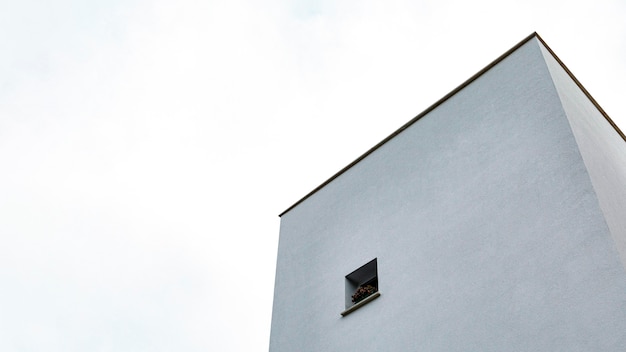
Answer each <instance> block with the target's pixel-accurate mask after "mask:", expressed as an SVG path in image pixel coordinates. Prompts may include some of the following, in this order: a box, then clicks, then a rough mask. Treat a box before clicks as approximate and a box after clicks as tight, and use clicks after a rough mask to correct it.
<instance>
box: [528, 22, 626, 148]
mask: <svg viewBox="0 0 626 352" xmlns="http://www.w3.org/2000/svg"><path fill="white" fill-rule="evenodd" d="M535 35H536V36H537V39H539V41H540V42H541V44H543V46H544V47H545V48H546V49H548V51H549V52H550V54H551V55H552V57H554V59H555V60H556V62H558V63H559V65H561V67H562V68H563V70H565V72H567V75H568V76H569V77H570V78H571V79H572V81H574V83H576V85H577V86H578V88H580V90H581V91H582V92H583V93H585V96H586V97H587V98H588V99H589V100H590V101H591V103H592V104H593V105H594V106H595V107H596V109H598V111H600V113H601V114H602V116H604V118H605V119H606V120H607V121H608V122H609V124H610V125H611V126H613V128H614V129H615V132H617V134H619V135H620V137H622V139H623V140H624V142H626V135H624V133H623V132H622V131H621V130H620V129H619V127H617V125H616V124H615V122H613V120H611V118H610V117H609V115H608V114H607V113H606V112H605V111H604V109H602V107H601V106H600V105H599V104H598V102H597V101H596V100H595V99H594V98H593V97H592V96H591V94H589V92H588V91H587V89H585V87H583V85H582V84H581V83H580V82H579V81H578V79H576V77H574V74H573V73H572V71H570V70H569V69H568V68H567V66H565V64H564V63H563V61H561V59H559V57H558V56H556V54H555V53H554V51H552V49H550V47H549V46H548V44H546V42H544V41H543V39H542V38H541V37H540V36H539V34H537V33H535Z"/></svg>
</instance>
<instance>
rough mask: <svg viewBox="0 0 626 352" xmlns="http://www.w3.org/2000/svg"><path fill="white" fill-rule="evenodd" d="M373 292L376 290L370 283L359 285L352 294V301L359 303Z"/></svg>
mask: <svg viewBox="0 0 626 352" xmlns="http://www.w3.org/2000/svg"><path fill="white" fill-rule="evenodd" d="M374 292H376V287H374V286H372V285H365V286H359V288H357V289H356V292H354V294H353V295H352V303H354V304H356V303H359V302H361V301H362V300H364V299H365V298H367V297H368V296H370V295H371V294H372V293H374Z"/></svg>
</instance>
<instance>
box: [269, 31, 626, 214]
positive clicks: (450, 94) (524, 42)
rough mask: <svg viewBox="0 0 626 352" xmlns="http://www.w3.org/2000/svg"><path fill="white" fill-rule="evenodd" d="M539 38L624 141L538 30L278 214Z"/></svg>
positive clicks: (302, 199) (617, 129)
mask: <svg viewBox="0 0 626 352" xmlns="http://www.w3.org/2000/svg"><path fill="white" fill-rule="evenodd" d="M535 37H536V38H537V39H539V41H540V42H541V43H542V44H543V45H544V46H545V47H546V49H548V51H549V52H550V54H552V56H554V58H555V59H556V61H557V62H558V63H559V64H560V65H561V67H563V69H564V70H565V72H567V74H568V75H569V76H570V77H571V78H572V80H574V82H575V83H576V85H577V86H578V87H579V88H580V89H581V90H582V91H583V93H585V95H586V96H587V97H588V98H589V100H591V102H592V103H593V104H594V105H595V106H596V108H598V110H599V111H600V112H601V113H602V115H603V116H604V117H605V118H606V119H607V121H608V122H609V123H610V124H611V126H613V128H614V129H615V130H616V131H617V133H618V134H619V135H620V136H621V137H622V138H623V139H624V141H626V136H624V134H623V133H622V131H620V129H619V128H618V127H617V125H616V124H615V123H614V122H613V120H611V118H609V116H608V115H607V114H606V112H604V110H603V109H602V108H601V107H600V105H598V103H597V102H596V100H595V99H593V97H591V95H590V94H589V92H587V90H586V89H585V88H584V87H583V86H582V84H580V82H579V81H578V80H577V79H576V77H574V75H573V74H572V73H571V71H570V70H569V69H568V68H567V67H565V65H564V64H563V62H562V61H561V60H560V59H559V58H558V57H557V56H556V55H555V54H554V52H553V51H552V49H550V47H549V46H548V45H547V44H546V43H545V42H544V41H543V39H541V37H539V34H537V32H533V33H532V34H531V35H529V36H528V37H526V38H524V39H523V40H522V41H521V42H519V43H517V44H516V45H515V46H514V47H512V48H511V49H509V50H508V51H507V52H505V53H504V54H502V55H501V56H500V57H498V58H497V59H495V60H494V61H493V62H491V63H490V64H489V65H487V66H485V67H484V68H483V69H482V70H480V71H478V72H477V73H476V74H475V75H473V76H472V77H470V78H469V79H468V80H466V81H465V82H463V83H462V84H461V85H459V86H458V87H456V88H455V89H453V90H452V91H451V92H450V93H448V94H446V95H445V96H444V97H443V98H441V99H439V100H438V101H437V102H436V103H434V104H433V105H431V106H429V107H428V108H426V110H424V111H422V112H421V113H420V114H419V115H417V116H415V117H414V118H412V119H411V120H410V121H409V122H407V123H405V124H404V125H403V126H402V127H400V128H399V129H397V130H396V131H395V132H393V133H392V134H390V135H389V136H388V137H387V138H385V139H383V140H382V141H381V142H379V143H378V144H376V145H375V146H373V147H372V148H370V150H368V151H367V152H365V153H364V154H363V155H361V156H360V157H358V158H357V159H356V160H354V161H353V162H351V163H350V164H348V165H347V166H346V167H344V168H343V169H341V170H340V171H339V172H337V173H336V174H334V175H333V176H332V177H330V178H329V179H328V180H326V181H325V182H324V183H322V184H321V185H319V186H317V187H316V188H315V189H314V190H312V191H311V192H309V193H308V194H307V195H305V196H304V197H302V198H301V199H300V200H299V201H297V202H296V203H294V204H293V205H292V206H290V207H289V208H287V209H286V210H285V211H283V212H282V213H280V214H279V215H278V216H283V215H285V213H287V212H288V211H290V210H291V209H293V208H295V207H296V206H297V205H298V204H300V203H302V202H303V201H304V200H305V199H307V198H309V197H310V196H312V195H313V194H314V193H316V192H317V191H319V190H320V189H322V188H323V187H324V186H326V185H327V184H329V183H331V182H332V181H333V180H334V179H336V178H337V177H339V176H340V175H341V174H343V173H344V172H346V171H347V170H348V169H350V168H351V167H353V166H354V165H356V164H357V163H359V162H360V161H361V160H363V159H365V158H366V157H367V156H368V155H370V154H372V153H373V152H374V151H375V150H376V149H378V148H380V147H381V146H382V145H383V144H385V143H387V142H388V141H389V140H391V139H392V138H394V137H395V136H397V135H398V134H400V133H401V132H402V131H404V130H405V129H407V128H408V127H409V126H411V125H412V124H414V123H415V122H416V121H417V120H419V119H421V118H422V117H423V116H425V115H426V114H428V113H429V112H431V111H432V110H434V109H435V108H436V107H438V106H439V105H441V104H443V103H444V102H445V101H446V100H448V99H449V98H450V97H452V96H453V95H455V94H456V93H458V92H459V91H460V90H461V89H463V88H465V87H467V86H468V85H469V84H470V83H472V82H473V81H475V80H476V79H477V78H478V77H480V76H482V75H483V74H484V73H485V72H487V71H489V70H490V69H491V68H492V67H494V66H495V65H497V64H499V63H500V62H501V61H502V60H504V59H505V58H506V57H507V56H509V55H510V54H511V53H513V52H514V51H515V50H517V49H519V48H520V47H521V46H522V45H524V44H526V42H528V41H529V40H531V39H532V38H535Z"/></svg>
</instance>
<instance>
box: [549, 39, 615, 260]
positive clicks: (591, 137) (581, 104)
mask: <svg viewBox="0 0 626 352" xmlns="http://www.w3.org/2000/svg"><path fill="white" fill-rule="evenodd" d="M541 50H542V53H543V54H544V57H545V59H546V63H547V64H548V68H549V70H550V73H551V74H552V77H553V79H554V81H555V83H556V84H555V86H556V88H557V92H558V94H559V97H560V98H561V102H562V103H563V109H564V110H565V112H566V114H567V116H568V118H569V121H570V125H571V127H572V131H573V132H574V136H575V137H576V141H577V142H578V146H579V149H580V151H581V155H582V157H583V160H584V161H585V165H586V166H587V170H588V172H589V176H590V177H591V181H592V184H593V186H594V189H595V191H596V194H597V196H598V200H599V203H600V208H601V209H602V210H603V212H604V215H605V219H606V221H607V224H608V226H609V229H610V230H611V233H612V235H613V239H614V241H615V243H616V246H617V248H618V250H619V252H620V255H621V258H622V263H624V265H625V267H626V142H625V141H624V140H623V139H622V137H621V136H620V135H619V134H618V133H617V131H615V129H614V128H613V127H612V126H611V125H610V124H609V122H608V121H607V120H606V119H605V118H604V117H603V116H602V113H601V112H600V111H599V110H598V109H597V108H596V107H595V106H594V105H593V103H592V102H591V101H590V100H589V99H588V98H587V97H586V96H585V94H584V93H583V92H582V91H581V90H580V89H579V88H578V86H577V85H576V84H575V82H574V81H572V80H571V79H570V77H569V76H568V74H567V72H565V70H563V68H562V67H561V66H560V65H559V64H558V62H557V61H556V60H555V59H554V57H552V55H551V54H550V53H549V52H548V51H547V50H546V49H545V47H543V45H542V46H541Z"/></svg>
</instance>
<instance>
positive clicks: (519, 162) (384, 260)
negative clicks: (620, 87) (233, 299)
mask: <svg viewBox="0 0 626 352" xmlns="http://www.w3.org/2000/svg"><path fill="white" fill-rule="evenodd" d="M616 164H618V165H616ZM625 211H626V143H625V142H624V140H623V139H621V137H620V136H619V135H618V134H617V132H616V131H615V130H614V129H612V127H611V126H610V125H609V124H608V122H607V121H606V119H604V117H603V116H602V115H601V114H600V113H599V112H598V110H597V108H596V107H595V106H594V105H593V104H591V103H590V102H589V100H588V98H587V97H586V96H585V95H584V94H583V93H582V92H581V91H580V90H579V88H578V87H577V86H576V85H575V84H574V82H573V81H572V80H571V78H570V77H569V76H568V75H567V74H566V73H565V71H563V68H562V67H561V66H560V65H558V63H557V62H556V61H555V60H554V58H553V57H552V55H551V54H550V53H549V52H548V51H547V50H546V49H545V47H544V46H543V44H542V43H541V42H540V41H539V40H538V38H537V37H531V38H530V39H529V40H528V41H526V42H525V43H524V44H523V45H522V46H520V47H519V48H518V49H517V50H515V51H514V52H513V53H511V54H510V55H508V56H507V57H506V58H504V59H503V60H502V61H500V62H499V63H497V64H496V65H495V66H493V67H492V68H490V69H489V70H488V71H486V72H485V73H483V74H482V75H481V76H480V77H478V78H477V79H476V80H474V81H473V82H471V83H470V84H469V85H467V86H466V87H464V88H463V89H461V90H460V91H458V92H457V93H456V94H454V95H453V96H451V97H450V98H448V99H447V100H445V101H444V102H443V103H442V104H440V105H438V106H437V107H436V108H435V109H434V110H432V111H430V112H429V113H428V114H426V115H425V116H423V117H422V118H420V119H419V120H417V121H416V122H415V123H413V124H412V125H411V126H410V127H408V128H407V129H405V130H404V131H402V132H401V133H399V134H398V135H396V136H395V137H394V138H392V139H391V140H389V141H388V142H387V143H385V144H383V145H382V146H381V147H379V148H378V149H376V150H375V151H374V152H372V153H371V154H369V155H368V156H367V157H365V158H364V159H362V160H361V161H360V162H358V163H357V164H355V165H354V166H352V167H351V168H349V169H348V170H346V171H345V172H344V173H342V174H341V175H339V176H338V177H337V178H335V179H334V180H333V181H331V182H330V183H328V184H327V185H326V186H324V187H323V188H321V189H320V190H318V191H317V192H315V193H313V194H312V195H311V196H310V197H308V198H307V199H305V200H304V201H303V202H301V203H300V204H298V205H297V206H295V207H294V208H292V209H290V210H289V211H288V212H286V213H285V214H283V215H282V217H281V227H280V240H279V249H278V261H277V270H276V283H275V294H274V306H273V316H272V331H271V338H270V352H294V351H301V352H305V351H446V352H451V351H533V352H536V351H568V352H573V351H615V352H618V351H619V352H623V351H626V270H625V267H624V265H623V262H624V261H623V258H624V257H621V258H620V252H621V255H622V256H624V255H625V253H626V222H625V221H626V216H621V215H622V214H625V213H626V212H625ZM374 258H378V284H379V292H380V294H381V296H380V297H379V298H378V299H376V300H373V301H372V302H370V303H368V304H367V305H365V306H363V307H361V308H360V309H358V310H356V311H355V312H353V313H351V314H350V315H347V316H345V317H342V316H341V315H340V313H341V312H342V311H343V310H344V309H345V306H344V297H345V275H347V274H349V273H350V272H352V271H353V270H355V269H357V268H358V267H360V266H361V265H363V264H365V263H367V262H369V261H370V260H372V259H374Z"/></svg>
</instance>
